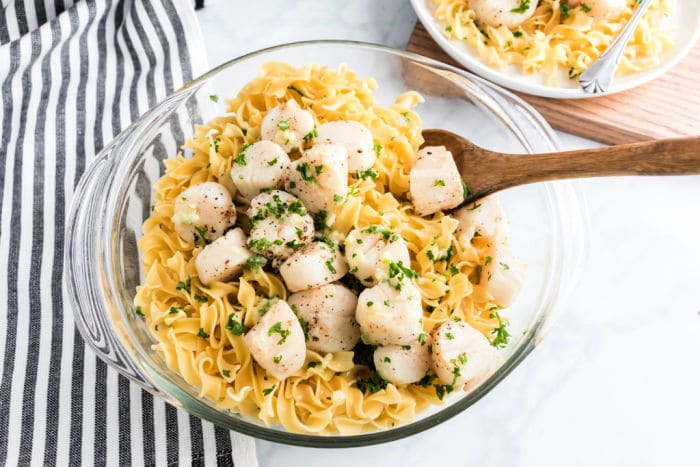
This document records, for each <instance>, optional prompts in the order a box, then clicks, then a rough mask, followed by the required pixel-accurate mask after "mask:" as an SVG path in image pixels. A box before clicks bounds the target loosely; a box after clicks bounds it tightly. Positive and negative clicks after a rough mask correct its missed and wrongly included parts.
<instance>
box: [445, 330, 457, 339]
mask: <svg viewBox="0 0 700 467" xmlns="http://www.w3.org/2000/svg"><path fill="white" fill-rule="evenodd" d="M445 337H447V338H448V339H449V340H454V338H455V335H454V334H452V333H451V332H448V333H447V334H445Z"/></svg>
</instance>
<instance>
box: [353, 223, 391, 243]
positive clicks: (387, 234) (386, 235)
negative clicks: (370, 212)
mask: <svg viewBox="0 0 700 467" xmlns="http://www.w3.org/2000/svg"><path fill="white" fill-rule="evenodd" d="M362 232H363V233H371V234H376V233H378V234H381V235H382V238H383V239H384V241H385V242H386V241H391V242H395V241H396V240H398V237H397V236H396V235H393V232H392V231H391V230H388V229H385V228H384V227H382V226H379V225H370V226H369V227H367V228H366V229H364V230H363V231H362ZM358 243H362V242H360V241H359V240H358Z"/></svg>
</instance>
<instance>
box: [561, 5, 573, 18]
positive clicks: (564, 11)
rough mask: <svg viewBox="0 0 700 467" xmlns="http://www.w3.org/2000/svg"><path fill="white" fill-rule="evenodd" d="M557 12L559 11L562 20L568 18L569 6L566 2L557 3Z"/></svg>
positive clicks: (569, 13)
mask: <svg viewBox="0 0 700 467" xmlns="http://www.w3.org/2000/svg"><path fill="white" fill-rule="evenodd" d="M559 13H561V19H562V20H567V19H569V16H570V15H571V6H570V5H569V4H567V3H560V4H559Z"/></svg>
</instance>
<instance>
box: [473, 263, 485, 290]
mask: <svg viewBox="0 0 700 467" xmlns="http://www.w3.org/2000/svg"><path fill="white" fill-rule="evenodd" d="M483 269H484V267H483V266H482V265H481V264H477V265H476V274H475V275H474V284H476V285H479V284H480V283H481V271H482V270H483Z"/></svg>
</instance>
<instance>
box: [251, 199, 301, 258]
mask: <svg viewBox="0 0 700 467" xmlns="http://www.w3.org/2000/svg"><path fill="white" fill-rule="evenodd" d="M248 216H249V217H250V238H249V240H248V248H250V249H251V250H252V251H253V252H255V253H259V254H261V255H263V256H266V257H267V258H271V259H273V260H274V262H275V265H276V266H277V265H279V264H280V263H281V262H282V261H284V260H285V259H287V258H289V257H290V256H291V255H292V253H294V252H295V251H297V250H299V249H300V248H301V247H303V246H304V245H306V244H307V243H308V242H310V241H311V240H313V238H314V221H313V219H312V218H311V216H310V215H309V214H308V213H307V212H306V208H304V203H302V202H301V200H299V199H298V198H297V197H296V196H293V195H290V194H289V193H286V192H284V191H279V190H273V191H266V192H263V193H260V194H259V195H258V196H256V197H255V198H253V200H252V201H251V202H250V208H249V209H248Z"/></svg>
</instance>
